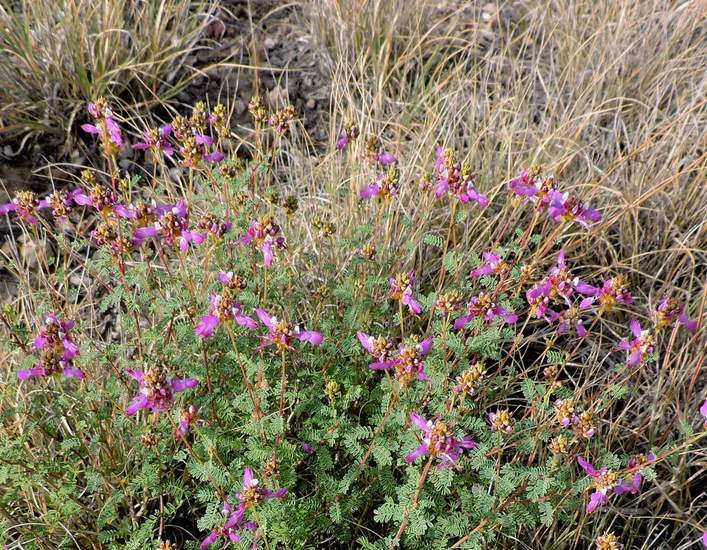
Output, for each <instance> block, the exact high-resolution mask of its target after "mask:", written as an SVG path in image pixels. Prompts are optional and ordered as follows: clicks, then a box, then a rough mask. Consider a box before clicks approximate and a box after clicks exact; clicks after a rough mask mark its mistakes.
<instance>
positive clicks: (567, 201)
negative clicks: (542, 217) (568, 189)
mask: <svg viewBox="0 0 707 550" xmlns="http://www.w3.org/2000/svg"><path fill="white" fill-rule="evenodd" d="M509 187H510V191H511V193H513V194H514V195H515V196H517V197H518V198H520V199H522V200H524V201H527V202H531V203H533V204H535V208H536V209H537V210H538V211H543V210H545V211H546V212H547V214H548V216H549V217H550V218H551V219H552V220H554V221H556V222H559V221H570V222H572V221H576V222H577V223H579V224H580V225H582V226H583V227H584V228H588V227H589V224H590V223H591V222H597V221H599V220H601V214H600V213H599V212H597V211H596V210H592V209H591V208H588V207H587V206H585V205H584V204H583V203H581V202H580V201H579V200H577V199H576V198H575V197H571V196H570V195H569V194H568V193H562V192H560V191H559V190H558V189H557V182H556V181H555V179H554V178H553V177H552V176H546V177H543V176H540V173H539V169H538V168H532V169H531V170H523V171H522V172H521V173H520V175H519V176H518V177H516V178H513V179H512V180H511V181H510V182H509Z"/></svg>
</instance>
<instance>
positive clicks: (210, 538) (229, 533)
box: [199, 500, 258, 550]
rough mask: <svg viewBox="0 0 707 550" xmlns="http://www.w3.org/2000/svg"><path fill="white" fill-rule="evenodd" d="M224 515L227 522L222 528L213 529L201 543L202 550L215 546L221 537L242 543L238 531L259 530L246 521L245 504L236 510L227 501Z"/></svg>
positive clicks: (224, 506) (253, 524)
mask: <svg viewBox="0 0 707 550" xmlns="http://www.w3.org/2000/svg"><path fill="white" fill-rule="evenodd" d="M223 514H224V515H225V516H226V521H225V522H224V524H223V526H222V527H220V528H218V529H213V530H212V531H211V532H210V533H209V534H208V535H207V536H206V538H205V539H204V540H202V541H201V544H200V545H199V548H201V549H202V550H204V549H205V548H209V547H210V546H211V545H212V544H215V543H216V542H217V541H218V540H219V539H220V538H221V537H223V538H224V539H227V540H230V541H231V542H236V543H237V542H240V541H241V537H240V534H239V533H238V531H240V530H243V529H248V530H249V531H255V530H256V529H257V528H258V526H257V525H256V524H255V523H253V522H252V521H245V506H244V505H243V504H239V505H238V506H237V507H236V508H234V507H233V505H232V504H231V503H230V502H229V501H228V500H226V501H225V502H224V503H223Z"/></svg>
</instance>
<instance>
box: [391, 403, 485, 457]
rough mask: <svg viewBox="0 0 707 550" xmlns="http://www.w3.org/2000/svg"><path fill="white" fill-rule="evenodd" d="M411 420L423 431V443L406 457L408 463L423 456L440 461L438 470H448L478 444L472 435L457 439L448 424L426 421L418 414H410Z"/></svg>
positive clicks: (438, 421)
mask: <svg viewBox="0 0 707 550" xmlns="http://www.w3.org/2000/svg"><path fill="white" fill-rule="evenodd" d="M410 420H412V422H413V424H415V426H417V427H418V428H419V429H420V430H422V433H423V437H422V443H421V444H420V446H419V447H417V448H416V449H415V450H414V451H412V452H411V453H410V454H408V455H407V456H406V457H405V461H406V462H408V463H411V462H414V461H416V460H417V459H418V458H420V457H423V456H430V457H434V458H438V459H439V464H438V465H437V467H438V468H440V469H441V468H448V467H450V466H454V465H456V462H457V460H458V459H459V457H460V456H461V454H462V451H463V450H464V449H469V450H471V449H474V448H476V442H475V441H474V439H473V437H472V436H471V435H466V436H464V437H462V438H461V439H460V438H457V437H455V436H454V434H453V433H452V431H451V429H450V428H449V426H448V425H447V424H445V423H444V422H442V421H440V420H434V421H432V420H426V419H425V418H424V417H422V416H420V415H419V414H417V413H416V412H414V411H413V412H411V413H410Z"/></svg>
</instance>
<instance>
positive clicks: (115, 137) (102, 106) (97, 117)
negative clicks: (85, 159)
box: [81, 100, 123, 155]
mask: <svg viewBox="0 0 707 550" xmlns="http://www.w3.org/2000/svg"><path fill="white" fill-rule="evenodd" d="M88 112H89V114H90V115H91V116H92V117H93V118H94V121H95V124H83V125H81V129H82V130H83V131H84V132H87V133H89V134H94V135H98V136H99V137H100V139H101V143H102V144H103V148H104V149H105V151H106V153H107V154H109V155H113V154H115V153H117V152H118V151H119V150H120V148H121V147H122V146H123V135H122V132H121V130H120V126H119V125H118V123H117V122H116V121H115V119H114V118H113V111H112V110H111V108H110V107H108V105H107V104H106V102H105V101H103V100H99V101H97V102H96V103H89V104H88Z"/></svg>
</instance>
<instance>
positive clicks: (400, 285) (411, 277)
mask: <svg viewBox="0 0 707 550" xmlns="http://www.w3.org/2000/svg"><path fill="white" fill-rule="evenodd" d="M416 282H417V279H416V278H415V272H414V271H408V272H406V273H399V274H398V275H396V276H395V277H391V278H390V279H388V284H389V285H390V296H391V298H393V300H400V301H401V302H402V304H403V305H404V306H407V307H408V309H409V310H410V313H412V314H413V315H419V314H420V313H421V312H422V306H421V305H420V304H419V302H418V301H417V300H416V299H415V298H414V297H413V295H412V289H413V287H414V286H415V283H416Z"/></svg>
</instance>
